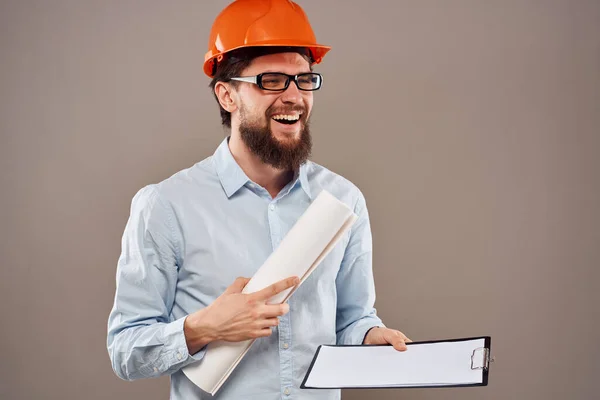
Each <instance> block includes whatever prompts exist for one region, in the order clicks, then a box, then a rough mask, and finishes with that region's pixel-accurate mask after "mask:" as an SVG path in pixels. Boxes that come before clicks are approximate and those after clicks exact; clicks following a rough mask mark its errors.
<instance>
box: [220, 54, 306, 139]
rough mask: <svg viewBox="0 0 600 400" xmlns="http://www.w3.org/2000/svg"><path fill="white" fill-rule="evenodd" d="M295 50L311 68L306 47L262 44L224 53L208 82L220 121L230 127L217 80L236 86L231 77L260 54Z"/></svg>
mask: <svg viewBox="0 0 600 400" xmlns="http://www.w3.org/2000/svg"><path fill="white" fill-rule="evenodd" d="M287 52H296V53H299V54H301V55H302V56H304V58H305V59H306V61H308V63H309V64H311V70H312V59H313V58H312V56H311V53H310V51H309V50H308V49H306V48H303V47H281V46H264V47H246V48H241V49H237V50H233V51H231V52H229V53H227V54H226V55H225V58H224V59H223V60H222V61H221V63H219V65H218V66H217V67H216V71H215V74H214V76H213V78H212V80H211V82H210V84H209V87H210V89H211V90H212V93H213V96H214V97H215V100H216V101H217V104H218V105H219V111H220V112H221V123H222V124H223V126H226V127H227V128H230V129H231V113H230V112H229V111H227V110H225V109H224V108H223V107H221V103H219V99H218V98H217V94H216V93H215V85H216V84H217V82H219V81H221V82H230V84H231V85H233V86H234V87H237V85H239V84H240V82H238V81H232V80H231V78H234V77H236V76H240V74H241V73H242V72H243V71H244V70H245V69H246V68H248V67H249V66H250V64H251V63H252V61H253V60H254V59H255V58H257V57H260V56H265V55H268V54H276V53H287Z"/></svg>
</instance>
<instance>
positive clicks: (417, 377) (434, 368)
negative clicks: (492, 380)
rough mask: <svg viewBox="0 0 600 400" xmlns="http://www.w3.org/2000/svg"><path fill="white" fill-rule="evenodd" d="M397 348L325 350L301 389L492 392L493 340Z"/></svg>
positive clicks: (447, 341)
mask: <svg viewBox="0 0 600 400" xmlns="http://www.w3.org/2000/svg"><path fill="white" fill-rule="evenodd" d="M406 346H407V350H406V351H405V352H399V351H397V350H395V349H394V348H393V347H392V346H391V345H321V346H319V347H318V348H317V350H316V352H315V355H314V357H313V360H312V362H311V364H310V367H309V368H308V370H307V372H306V375H305V377H304V380H303V381H302V384H301V385H300V388H301V389H379V388H395V389H401V388H442V387H472V386H487V385H488V379H489V369H490V363H491V362H493V361H494V358H493V357H491V337H490V336H480V337H469V338H457V339H445V340H430V341H421V342H411V343H407V344H406Z"/></svg>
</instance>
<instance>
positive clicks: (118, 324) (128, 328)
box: [107, 185, 205, 380]
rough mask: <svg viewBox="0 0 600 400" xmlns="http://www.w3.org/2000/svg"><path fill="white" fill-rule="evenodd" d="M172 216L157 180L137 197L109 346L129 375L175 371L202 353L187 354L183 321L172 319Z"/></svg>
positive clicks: (115, 363) (119, 370)
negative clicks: (155, 185)
mask: <svg viewBox="0 0 600 400" xmlns="http://www.w3.org/2000/svg"><path fill="white" fill-rule="evenodd" d="M174 220H175V218H174V216H173V211H172V209H171V208H170V207H167V206H166V205H165V204H164V203H163V202H162V201H161V199H160V198H159V195H158V193H157V190H156V188H155V187H154V186H153V185H150V186H146V187H145V188H143V189H141V190H140V191H139V192H138V193H136V195H135V196H134V198H133V200H132V204H131V211H130V216H129V219H128V221H127V224H126V227H125V232H124V234H123V238H122V243H121V255H120V257H119V260H118V263H117V273H116V290H115V299H114V304H113V308H112V310H111V312H110V315H109V318H108V336H107V348H108V353H109V356H110V359H111V363H112V367H113V370H114V371H115V373H116V374H117V376H119V377H120V378H121V379H125V380H135V379H140V378H150V377H157V376H160V375H167V374H172V373H173V372H175V371H177V370H178V369H180V368H182V367H184V366H185V365H188V364H190V363H192V362H194V361H199V360H201V359H202V357H203V356H204V352H205V349H202V350H200V351H199V352H198V353H196V354H194V355H191V354H189V353H188V349H187V345H186V341H185V336H184V333H183V323H184V321H185V318H186V317H182V318H179V319H177V320H171V318H170V314H171V309H172V307H173V302H174V298H175V290H176V285H177V274H178V259H179V258H178V253H179V248H178V241H177V240H176V230H175V228H174Z"/></svg>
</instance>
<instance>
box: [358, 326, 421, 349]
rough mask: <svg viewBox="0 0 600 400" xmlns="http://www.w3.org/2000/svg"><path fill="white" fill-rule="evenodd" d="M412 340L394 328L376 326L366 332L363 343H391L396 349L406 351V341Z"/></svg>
mask: <svg viewBox="0 0 600 400" xmlns="http://www.w3.org/2000/svg"><path fill="white" fill-rule="evenodd" d="M410 342H412V340H410V339H409V338H407V337H406V335H405V334H404V333H402V332H400V331H397V330H395V329H389V328H383V327H381V328H380V327H376V328H373V329H371V330H370V331H369V333H367V336H366V337H365V340H364V341H363V344H391V345H392V346H394V348H395V349H396V350H398V351H406V343H410Z"/></svg>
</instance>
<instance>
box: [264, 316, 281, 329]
mask: <svg viewBox="0 0 600 400" xmlns="http://www.w3.org/2000/svg"><path fill="white" fill-rule="evenodd" d="M278 325H279V318H267V319H265V320H264V327H265V328H271V327H274V326H278Z"/></svg>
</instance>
